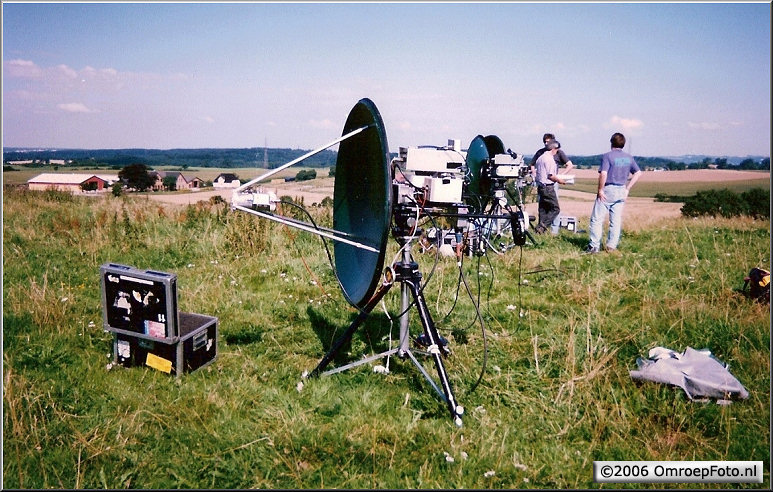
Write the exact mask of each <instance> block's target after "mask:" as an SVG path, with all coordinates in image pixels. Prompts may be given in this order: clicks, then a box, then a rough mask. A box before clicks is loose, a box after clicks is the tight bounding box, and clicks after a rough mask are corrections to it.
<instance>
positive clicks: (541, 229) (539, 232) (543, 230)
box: [534, 225, 547, 234]
mask: <svg viewBox="0 0 773 492" xmlns="http://www.w3.org/2000/svg"><path fill="white" fill-rule="evenodd" d="M546 230H547V229H546V228H545V227H543V226H541V225H540V226H537V228H536V229H534V232H536V233H537V234H545V231H546Z"/></svg>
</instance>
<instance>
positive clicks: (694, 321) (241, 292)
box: [3, 188, 770, 489]
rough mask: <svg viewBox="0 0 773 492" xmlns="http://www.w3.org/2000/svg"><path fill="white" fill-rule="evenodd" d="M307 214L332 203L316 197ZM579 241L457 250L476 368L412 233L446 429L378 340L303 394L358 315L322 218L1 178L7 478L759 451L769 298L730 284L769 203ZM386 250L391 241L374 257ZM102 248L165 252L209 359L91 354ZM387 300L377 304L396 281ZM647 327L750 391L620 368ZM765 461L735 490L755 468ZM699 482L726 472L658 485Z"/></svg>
mask: <svg viewBox="0 0 773 492" xmlns="http://www.w3.org/2000/svg"><path fill="white" fill-rule="evenodd" d="M311 212H312V213H313V214H314V216H315V220H317V221H318V222H320V223H321V224H328V225H329V224H330V223H331V221H332V219H331V217H330V215H331V213H330V210H329V209H324V208H316V207H313V208H311ZM586 242H587V237H586V236H585V235H582V234H577V235H575V234H568V233H564V234H563V235H562V236H560V237H558V238H552V239H545V240H542V242H541V244H540V245H538V246H536V247H535V246H526V247H524V248H523V251H520V250H513V251H510V252H508V253H507V254H506V255H503V256H492V257H489V258H488V259H481V261H480V265H478V259H477V258H467V259H466V260H465V264H464V267H463V268H464V273H465V275H466V277H465V278H466V279H467V280H468V283H469V285H470V287H471V289H472V291H473V295H474V296H479V297H480V299H481V303H480V305H481V310H482V314H483V318H484V320H485V335H486V342H487V345H488V353H487V365H486V373H485V376H484V378H483V380H482V382H481V383H480V385H478V386H477V387H475V382H476V380H477V378H478V375H479V373H480V371H481V367H482V361H483V358H484V350H483V342H484V340H483V337H482V330H481V326H480V325H479V324H476V314H475V310H474V308H473V303H472V302H471V301H470V299H469V297H467V296H466V295H465V294H464V288H463V287H462V289H461V293H460V296H459V299H458V301H457V302H454V294H455V292H456V289H457V285H458V278H459V273H458V270H457V268H456V263H455V262H454V261H449V260H441V261H440V262H439V264H438V265H437V267H436V268H435V269H434V270H433V263H434V258H433V257H432V256H430V255H428V254H419V253H416V254H415V257H416V259H417V261H418V262H419V263H420V267H421V271H422V273H423V274H424V277H425V279H426V278H427V277H428V276H429V274H430V272H432V278H431V280H430V281H429V283H428V284H427V286H426V289H425V291H424V293H425V296H426V298H427V304H428V306H429V308H430V312H431V314H432V316H433V318H434V320H435V321H436V323H437V325H438V329H439V331H440V332H441V334H443V335H444V336H446V337H447V338H448V339H449V340H450V343H451V347H452V350H453V352H454V353H453V355H452V356H451V357H450V358H448V359H446V363H447V365H446V367H447V369H448V372H449V376H450V378H451V383H452V385H453V387H454V389H455V393H456V397H457V399H458V400H459V402H460V403H461V404H462V405H463V406H464V407H465V408H466V413H465V416H464V426H463V427H462V428H457V427H455V426H454V425H453V423H452V422H451V419H450V418H449V416H448V412H447V409H446V408H445V405H444V404H443V403H442V402H440V401H439V399H438V397H437V395H435V393H434V392H433V391H432V390H431V388H429V386H428V385H427V384H426V382H425V381H424V379H423V378H422V377H421V375H420V374H419V373H418V371H417V370H416V368H415V367H414V366H413V365H412V364H411V363H410V362H408V361H402V360H399V359H396V358H392V359H391V360H390V369H391V373H390V374H389V375H387V376H384V375H380V374H376V373H374V372H372V369H371V368H370V366H368V365H364V366H360V367H357V368H355V369H352V370H350V371H346V372H343V373H341V374H338V375H334V376H331V377H323V378H320V379H312V380H307V381H306V382H305V385H304V387H303V389H302V391H300V392H299V391H298V389H297V384H298V382H299V381H300V376H301V374H302V373H303V372H304V371H307V370H310V369H313V368H314V367H315V366H316V364H317V362H318V361H319V359H320V358H321V357H322V356H323V355H324V353H325V350H326V349H327V348H328V347H329V346H330V343H331V342H332V340H333V339H334V338H335V336H336V335H337V334H340V333H341V331H342V330H343V329H345V328H346V327H347V326H348V324H349V322H350V321H351V320H352V319H353V318H354V316H355V314H356V312H355V311H354V310H353V309H352V308H351V307H350V306H348V304H346V302H345V301H344V300H343V296H342V295H341V293H340V291H339V289H338V287H337V284H336V281H335V278H334V276H333V274H332V272H331V269H330V267H329V265H328V262H327V257H326V256H325V254H324V250H323V249H322V248H321V246H320V245H321V242H320V239H319V238H317V237H314V236H311V235H309V234H307V233H303V232H300V231H297V230H294V229H289V228H287V227H283V226H280V225H277V224H275V223H273V222H269V221H262V220H259V219H256V218H254V217H250V216H246V215H243V214H238V213H233V212H230V211H229V210H227V208H226V207H225V206H224V205H211V204H208V203H202V204H199V205H196V206H189V207H187V208H177V207H175V208H169V209H166V208H163V207H161V206H159V205H157V204H154V203H152V202H148V201H146V200H143V199H139V200H135V199H133V198H132V197H131V196H124V197H119V198H114V197H112V196H105V197H101V198H93V197H91V198H80V197H71V196H69V195H66V194H62V193H51V192H46V193H34V192H26V191H22V190H13V189H9V188H6V190H5V192H4V194H3V388H4V394H3V414H4V419H3V454H4V460H3V482H4V483H3V485H4V486H5V487H8V488H160V489H164V488H223V489H229V488H323V487H324V488H401V489H402V488H411V489H415V488H602V487H601V486H600V485H599V484H595V483H593V481H592V465H593V461H594V460H657V461H662V460H744V461H745V460H759V461H764V462H765V463H769V461H770V407H769V405H770V351H769V347H770V311H769V306H766V305H760V304H757V303H755V302H751V301H750V300H749V299H747V298H745V297H744V296H743V295H741V294H740V293H738V292H737V290H738V289H740V288H741V287H742V286H743V277H744V275H746V274H747V273H748V271H749V270H750V269H751V268H752V267H754V266H762V267H764V268H768V269H769V268H770V264H769V259H770V223H769V222H767V221H755V220H752V219H734V220H729V219H679V220H674V221H673V222H671V223H668V224H664V225H661V226H658V228H656V229H651V230H645V231H640V232H635V233H634V232H625V233H624V235H623V238H622V241H621V245H620V249H621V251H622V253H623V254H622V255H621V256H612V255H607V254H599V255H592V256H586V255H581V254H580V251H581V250H582V248H583V247H584V246H585V244H586ZM396 249H397V248H396V245H395V242H394V241H392V240H390V243H389V251H388V253H387V259H388V261H389V260H391V259H392V258H393V256H394V254H395V253H396ZM106 262H114V263H123V264H128V265H132V266H136V267H138V268H150V269H154V270H160V271H169V272H174V273H176V274H177V276H178V290H179V301H180V309H181V310H183V311H189V312H197V313H203V314H207V315H211V316H216V317H218V319H219V339H218V344H219V353H218V357H217V359H216V361H215V362H214V363H213V364H211V365H209V366H207V367H205V368H203V369H201V370H199V371H196V372H193V373H190V374H186V375H184V376H182V377H181V378H177V379H175V378H174V377H170V376H169V375H167V374H164V373H161V372H158V371H155V370H153V369H150V368H145V367H136V368H131V369H126V368H121V367H113V368H111V369H108V363H109V362H110V361H111V357H112V355H111V353H110V352H111V349H112V342H111V341H112V337H111V334H109V333H106V332H104V331H103V329H102V307H101V301H100V286H99V266H100V265H101V264H103V263H106ZM385 304H386V307H387V309H388V312H389V314H390V316H392V317H394V315H395V314H396V313H397V311H398V309H399V292H398V289H393V292H390V293H389V294H388V295H387V296H386V297H385ZM512 307H514V309H513V308H512ZM452 308H453V310H452V311H451V309H452ZM449 311H451V314H450V315H448V316H446V314H447V313H448V312H449ZM394 324H395V326H394V331H393V335H392V339H393V341H394V339H395V338H396V336H397V326H396V325H397V323H396V322H395V323H394ZM411 331H412V333H413V334H417V333H418V332H419V331H420V328H419V325H418V319H417V316H416V315H415V311H414V312H413V314H412V316H411ZM389 332H390V320H389V318H387V316H386V315H385V314H384V312H383V310H382V309H381V308H380V307H379V308H378V309H376V310H374V312H373V314H372V315H371V316H370V317H369V318H368V321H367V322H366V323H365V325H364V326H363V327H362V328H361V329H360V330H358V331H357V332H356V333H355V335H354V337H353V339H352V342H351V345H350V346H349V347H347V350H346V353H345V354H344V355H345V356H346V357H348V360H355V359H357V358H358V357H360V356H361V355H362V354H370V353H378V352H381V351H383V350H386V349H387V348H388V346H389V336H388V335H389ZM655 346H664V347H668V348H671V349H674V350H677V351H682V350H684V349H685V348H686V347H688V346H690V347H693V348H698V349H702V348H708V349H710V350H711V351H712V353H713V354H714V355H716V356H717V357H718V358H720V359H721V360H723V361H725V362H727V363H728V364H729V365H730V369H731V372H732V373H733V375H735V376H736V377H737V378H738V379H739V380H740V381H741V383H743V384H744V386H745V387H746V388H747V389H748V390H749V393H750V397H749V399H747V400H744V401H740V402H735V403H733V404H732V405H729V406H720V405H716V404H714V403H698V402H691V401H689V400H688V399H687V398H686V397H685V395H684V393H683V392H682V390H681V389H678V388H670V387H666V386H663V385H658V384H654V383H647V384H641V383H636V382H634V381H633V380H632V379H631V378H630V377H629V374H628V371H629V370H632V369H634V368H635V360H636V358H637V357H646V355H647V352H648V350H649V349H650V348H652V347H655ZM382 363H383V362H382ZM429 370H430V373H431V374H434V371H433V370H432V368H430V369H429ZM448 458H452V459H453V461H450V460H449V459H448ZM492 472H493V473H492ZM769 472H770V470H769V468H767V467H766V470H765V474H764V483H763V484H742V485H740V487H742V488H765V489H767V488H769V487H770V475H769ZM662 486H663V484H637V485H636V486H635V487H637V488H662ZM696 486H697V487H699V488H738V487H739V485H737V484H724V485H723V484H703V485H701V484H674V485H672V486H670V487H673V488H696Z"/></svg>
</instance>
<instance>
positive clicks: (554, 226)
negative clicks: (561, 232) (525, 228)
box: [550, 183, 561, 236]
mask: <svg viewBox="0 0 773 492" xmlns="http://www.w3.org/2000/svg"><path fill="white" fill-rule="evenodd" d="M553 190H554V191H555V192H556V198H558V183H556V184H554V185H553ZM559 203H560V202H559ZM560 226H561V219H560V218H559V216H558V215H556V218H555V219H553V223H552V224H550V233H551V234H553V235H554V236H555V235H557V234H558V229H559V228H560Z"/></svg>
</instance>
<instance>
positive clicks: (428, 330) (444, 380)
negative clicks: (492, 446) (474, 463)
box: [406, 281, 464, 427]
mask: <svg viewBox="0 0 773 492" xmlns="http://www.w3.org/2000/svg"><path fill="white" fill-rule="evenodd" d="M406 283H407V284H408V286H409V287H410V288H411V293H412V294H413V298H414V299H415V301H416V307H417V308H418V310H419V318H421V324H422V326H423V327H424V334H425V335H426V336H427V338H428V339H429V341H430V346H429V349H428V351H429V353H430V354H432V358H433V359H434V361H435V368H436V369H437V373H438V377H439V378H440V385H441V386H442V388H443V394H444V395H445V399H446V404H447V405H448V410H449V411H450V412H451V418H453V419H454V423H455V424H456V425H457V426H460V427H461V425H462V414H464V407H462V406H461V405H458V404H457V403H456V399H455V398H454V392H453V390H452V389H451V382H450V381H448V374H447V373H446V368H445V366H444V365H443V359H442V358H441V350H443V351H444V352H443V353H447V351H448V349H447V348H445V347H442V346H441V344H440V335H439V334H438V332H437V329H436V328H435V323H433V321H432V318H431V317H430V315H429V311H428V310H427V304H426V302H425V301H424V295H423V294H422V293H421V291H420V290H419V288H418V286H417V285H416V284H415V283H413V282H410V281H407V282H406ZM441 347H442V348H441Z"/></svg>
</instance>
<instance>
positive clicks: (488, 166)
mask: <svg viewBox="0 0 773 492" xmlns="http://www.w3.org/2000/svg"><path fill="white" fill-rule="evenodd" d="M392 167H393V176H394V178H395V179H394V188H395V200H394V202H395V206H396V209H395V218H396V220H395V224H396V225H397V226H398V227H400V226H402V227H404V228H406V231H408V230H410V229H411V228H412V227H414V226H415V224H414V222H415V220H414V219H413V218H412V217H413V216H414V215H415V214H413V213H412V212H411V209H413V208H415V207H416V206H418V207H420V208H421V210H422V211H423V212H424V214H425V215H432V216H435V217H448V218H451V219H452V224H451V226H450V227H451V228H450V229H447V230H441V231H437V227H433V229H434V230H435V233H434V234H433V237H432V239H436V240H437V241H439V242H440V241H443V240H444V239H446V238H450V241H447V243H448V244H451V246H456V245H457V244H458V242H459V241H464V242H465V248H466V251H467V252H468V254H473V253H474V254H485V251H486V249H487V248H489V249H493V250H494V251H497V252H501V251H503V250H505V249H507V248H506V243H510V244H515V245H523V244H524V243H525V239H526V237H527V235H528V232H527V230H528V227H529V222H528V220H527V217H528V215H527V214H525V213H524V211H523V207H522V205H523V204H522V199H521V190H522V189H523V187H524V186H525V185H526V184H527V181H528V180H529V179H530V178H531V174H530V173H529V167H528V165H526V164H525V163H524V159H523V155H521V154H517V153H515V152H513V151H512V150H510V149H507V151H505V150H504V146H503V145H502V144H501V140H499V138H498V137H496V136H493V135H492V136H488V137H485V138H484V137H481V136H478V137H476V138H475V139H474V140H473V142H472V144H471V145H470V148H469V149H468V150H466V151H463V150H462V149H461V146H460V143H459V140H448V145H446V146H443V147H436V146H422V147H408V148H405V147H401V148H400V151H399V154H398V157H396V158H394V159H393V160H392ZM509 181H514V182H515V190H516V196H513V195H512V194H511V193H510V191H509V190H508V189H507V186H506V184H507V183H508V182H509ZM508 195H510V198H511V199H512V202H513V204H514V205H515V206H516V208H517V210H513V209H512V207H511V206H510V203H509V202H508ZM401 209H405V211H404V212H401ZM403 216H404V217H405V220H404V221H401V220H400V218H401V217H403ZM454 220H455V222H453V221H454ZM508 231H512V233H513V236H512V240H509V239H506V235H507V233H508ZM498 241H499V242H498ZM497 242H498V243H497Z"/></svg>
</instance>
